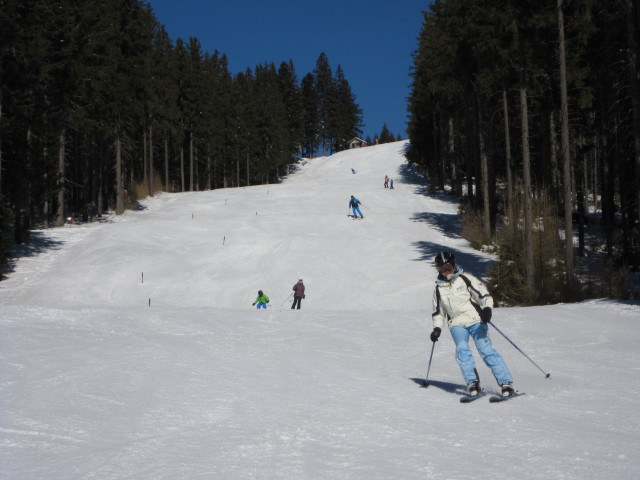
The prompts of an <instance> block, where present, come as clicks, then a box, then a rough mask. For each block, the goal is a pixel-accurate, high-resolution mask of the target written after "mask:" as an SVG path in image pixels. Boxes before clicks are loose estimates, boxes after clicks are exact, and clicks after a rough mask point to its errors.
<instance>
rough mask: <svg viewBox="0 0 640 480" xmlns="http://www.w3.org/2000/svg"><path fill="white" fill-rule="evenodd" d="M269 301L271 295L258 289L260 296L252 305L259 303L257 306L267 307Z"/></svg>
mask: <svg viewBox="0 0 640 480" xmlns="http://www.w3.org/2000/svg"><path fill="white" fill-rule="evenodd" d="M267 303H269V297H267V296H266V295H265V294H264V293H262V290H258V298H256V301H255V302H253V303H252V305H256V304H258V306H257V307H256V308H261V307H262V308H267Z"/></svg>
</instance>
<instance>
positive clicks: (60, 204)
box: [56, 128, 66, 227]
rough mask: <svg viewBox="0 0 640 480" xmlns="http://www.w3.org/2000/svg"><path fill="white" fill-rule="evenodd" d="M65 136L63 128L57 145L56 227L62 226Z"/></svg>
mask: <svg viewBox="0 0 640 480" xmlns="http://www.w3.org/2000/svg"><path fill="white" fill-rule="evenodd" d="M65 143H66V135H65V130H64V128H63V129H62V131H61V132H60V137H59V144H58V185H57V187H58V211H57V212H56V225H57V226H59V227H60V226H62V225H64V184H65V177H64V175H65V173H64V156H65Z"/></svg>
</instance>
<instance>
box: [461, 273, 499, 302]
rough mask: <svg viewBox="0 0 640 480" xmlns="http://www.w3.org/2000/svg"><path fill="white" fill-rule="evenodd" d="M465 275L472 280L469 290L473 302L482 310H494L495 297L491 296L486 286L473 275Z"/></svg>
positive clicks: (468, 286)
mask: <svg viewBox="0 0 640 480" xmlns="http://www.w3.org/2000/svg"><path fill="white" fill-rule="evenodd" d="M464 275H466V277H467V278H468V279H469V280H470V282H469V284H468V285H467V290H468V291H469V294H470V295H471V301H472V302H473V303H475V304H476V305H478V306H479V307H480V309H481V310H484V309H485V308H493V297H491V295H490V294H489V291H488V290H487V287H486V286H485V284H484V283H482V282H481V281H480V280H478V279H477V278H476V277H474V276H472V275H469V274H466V273H465V274H464Z"/></svg>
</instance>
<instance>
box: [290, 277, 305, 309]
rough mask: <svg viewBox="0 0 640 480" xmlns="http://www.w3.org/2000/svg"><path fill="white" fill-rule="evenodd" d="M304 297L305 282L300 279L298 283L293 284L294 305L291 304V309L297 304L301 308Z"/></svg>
mask: <svg viewBox="0 0 640 480" xmlns="http://www.w3.org/2000/svg"><path fill="white" fill-rule="evenodd" d="M303 298H305V296H304V283H302V279H300V280H298V283H296V284H295V285H294V286H293V305H291V310H293V309H294V308H295V307H296V305H297V306H298V310H300V304H301V303H302V299H303Z"/></svg>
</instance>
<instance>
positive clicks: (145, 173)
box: [142, 127, 149, 194]
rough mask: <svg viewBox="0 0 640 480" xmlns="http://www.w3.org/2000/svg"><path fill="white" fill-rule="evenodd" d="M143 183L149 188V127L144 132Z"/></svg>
mask: <svg viewBox="0 0 640 480" xmlns="http://www.w3.org/2000/svg"><path fill="white" fill-rule="evenodd" d="M142 185H143V186H146V187H147V188H149V177H148V175H147V129H146V127H145V130H144V132H143V134H142ZM147 194H148V192H147Z"/></svg>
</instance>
